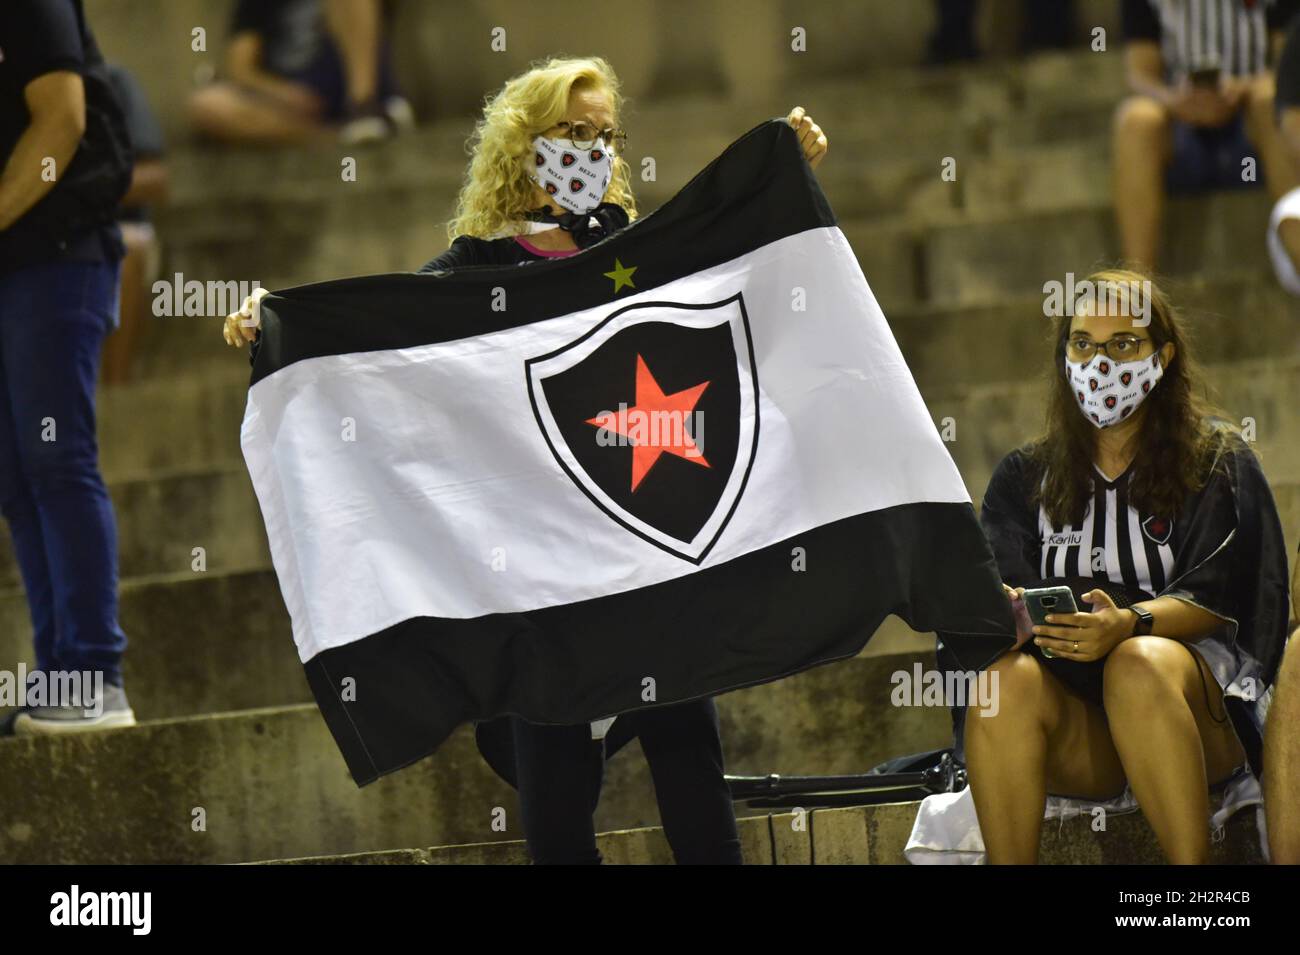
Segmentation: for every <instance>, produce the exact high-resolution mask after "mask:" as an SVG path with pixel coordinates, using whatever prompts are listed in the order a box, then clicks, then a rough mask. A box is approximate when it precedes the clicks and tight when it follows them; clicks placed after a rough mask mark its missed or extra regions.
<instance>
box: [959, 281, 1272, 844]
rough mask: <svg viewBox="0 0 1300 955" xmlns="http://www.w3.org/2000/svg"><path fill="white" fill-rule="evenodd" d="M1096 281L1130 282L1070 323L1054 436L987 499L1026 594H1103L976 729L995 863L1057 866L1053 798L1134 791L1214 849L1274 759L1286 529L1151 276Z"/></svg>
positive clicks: (999, 477) (987, 521)
mask: <svg viewBox="0 0 1300 955" xmlns="http://www.w3.org/2000/svg"><path fill="white" fill-rule="evenodd" d="M1090 281H1091V282H1092V283H1093V285H1094V287H1095V288H1098V289H1101V290H1111V291H1112V292H1113V293H1114V294H1113V296H1112V295H1098V296H1094V297H1091V298H1087V299H1083V300H1081V302H1080V304H1079V306H1078V307H1075V308H1074V309H1072V311H1073V312H1074V315H1073V316H1070V315H1069V314H1067V315H1065V316H1063V317H1061V318H1058V319H1056V327H1055V336H1054V344H1053V348H1054V353H1053V362H1052V367H1051V384H1050V385H1049V394H1048V396H1047V404H1048V407H1047V423H1046V430H1045V433H1044V434H1043V435H1042V436H1041V437H1040V438H1038V439H1037V440H1036V441H1034V442H1033V443H1031V444H1029V445H1027V446H1026V447H1023V448H1021V449H1019V450H1017V451H1014V452H1012V453H1011V454H1009V455H1007V457H1006V458H1004V459H1003V460H1002V462H1001V463H1000V464H999V465H998V467H997V469H996V471H995V473H994V475H993V477H992V479H991V480H990V482H989V487H988V491H987V493H986V495H985V498H984V504H983V510H982V513H981V521H982V523H983V525H984V529H985V533H986V534H987V535H988V537H989V540H990V543H991V544H992V546H993V550H994V554H995V556H996V558H997V562H998V567H999V570H1000V571H1001V574H1002V579H1003V581H1004V583H1005V584H1006V585H1007V589H1008V592H1009V595H1010V596H1011V597H1012V598H1013V599H1016V598H1018V597H1019V595H1021V593H1022V591H1023V588H1025V587H1027V586H1043V585H1052V584H1055V583H1063V582H1066V581H1069V580H1071V579H1073V580H1075V581H1079V580H1081V579H1082V580H1084V583H1083V584H1082V585H1081V586H1079V587H1077V588H1076V592H1078V593H1079V594H1080V596H1082V598H1083V600H1084V604H1081V605H1080V606H1079V610H1080V611H1082V612H1079V613H1057V614H1049V615H1048V616H1047V617H1046V620H1047V623H1046V624H1045V625H1041V626H1035V627H1033V631H1032V638H1031V639H1028V640H1026V642H1025V643H1024V644H1023V645H1022V646H1021V647H1019V648H1018V649H1016V650H1012V651H1010V652H1008V653H1007V654H1005V655H1004V656H1003V657H1001V658H1000V659H999V660H998V661H997V662H996V663H994V665H993V667H992V669H993V670H995V671H996V672H997V674H998V679H999V689H1000V693H999V708H998V709H997V711H996V713H995V714H994V715H990V716H987V717H986V716H983V715H980V714H978V713H977V711H973V710H972V711H971V712H969V713H968V718H967V719H966V721H965V723H966V726H965V747H966V760H967V765H968V769H969V773H970V782H971V793H972V796H973V797H974V801H975V807H976V811H977V814H978V816H979V824H980V830H981V833H982V835H983V838H984V844H985V847H986V849H987V851H988V860H989V861H990V862H992V863H1026V862H1034V861H1036V859H1037V855H1038V847H1039V838H1040V829H1041V824H1042V819H1043V811H1044V804H1045V800H1046V796H1047V794H1048V793H1051V794H1054V795H1060V796H1067V797H1077V798H1082V799H1088V800H1098V801H1102V800H1108V799H1111V798H1113V797H1116V796H1118V795H1122V794H1123V793H1124V791H1125V788H1126V786H1127V787H1128V788H1129V789H1131V791H1132V795H1133V797H1134V798H1135V799H1136V801H1137V803H1138V805H1139V806H1140V807H1141V809H1142V811H1143V813H1144V814H1145V815H1146V818H1147V820H1148V821H1149V823H1150V824H1151V827H1152V829H1153V830H1154V831H1155V834H1156V837H1157V838H1158V839H1159V842H1160V846H1161V848H1162V850H1163V851H1164V853H1165V855H1166V857H1167V858H1168V859H1169V860H1170V861H1171V862H1175V863H1201V862H1204V861H1206V858H1207V856H1208V853H1209V825H1208V822H1209V817H1210V790H1211V788H1212V787H1214V786H1216V785H1217V784H1221V783H1224V782H1226V781H1228V780H1231V779H1234V778H1235V777H1237V776H1238V775H1239V774H1242V773H1245V772H1249V771H1252V770H1253V771H1254V772H1256V773H1258V772H1259V771H1260V770H1261V764H1260V756H1259V749H1260V728H1261V726H1262V724H1263V719H1264V714H1265V712H1266V710H1267V705H1268V702H1269V697H1270V695H1271V688H1270V684H1271V682H1272V679H1273V676H1274V674H1275V672H1276V669H1277V665H1278V661H1279V659H1280V657H1281V653H1282V649H1283V646H1284V645H1285V640H1286V622H1287V595H1286V554H1285V550H1284V545H1283V543H1282V532H1281V526H1280V523H1279V521H1278V516H1277V511H1276V509H1275V507H1274V504H1273V498H1272V495H1271V494H1270V492H1269V489H1268V485H1267V483H1266V482H1265V480H1264V477H1263V474H1262V472H1261V470H1260V466H1259V462H1258V460H1257V459H1256V457H1255V455H1254V453H1253V452H1252V451H1251V450H1250V448H1249V447H1248V446H1247V444H1246V442H1245V441H1244V440H1243V439H1242V436H1241V434H1240V432H1239V431H1238V430H1237V429H1236V428H1234V427H1232V426H1231V425H1229V424H1228V423H1227V422H1226V421H1225V420H1224V419H1223V418H1222V416H1221V415H1216V414H1215V413H1214V412H1213V410H1212V409H1211V408H1210V407H1208V406H1207V405H1206V404H1205V403H1204V401H1203V399H1202V398H1201V397H1200V395H1201V394H1202V391H1203V389H1202V385H1201V380H1200V376H1199V373H1198V371H1197V368H1196V365H1195V363H1194V361H1193V360H1192V358H1191V355H1190V353H1189V349H1188V345H1187V342H1186V340H1185V337H1184V333H1183V330H1182V328H1181V325H1180V320H1179V317H1178V315H1177V313H1176V312H1175V311H1174V309H1173V308H1172V306H1171V305H1170V303H1169V302H1168V300H1167V299H1166V297H1165V296H1164V294H1163V293H1162V292H1161V291H1160V289H1159V288H1158V287H1156V286H1155V284H1154V283H1151V284H1150V285H1148V286H1143V284H1142V283H1143V282H1144V281H1146V279H1145V276H1142V275H1138V274H1135V273H1132V272H1125V271H1118V270H1116V271H1105V272H1099V273H1097V274H1095V275H1093V276H1091V277H1090ZM1066 311H1067V312H1068V311H1071V310H1069V309H1067V310H1066ZM1085 588H1091V589H1085ZM1125 604H1131V605H1130V606H1124V605H1125Z"/></svg>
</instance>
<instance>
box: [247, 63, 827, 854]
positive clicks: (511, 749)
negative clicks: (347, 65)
mask: <svg viewBox="0 0 1300 955" xmlns="http://www.w3.org/2000/svg"><path fill="white" fill-rule="evenodd" d="M621 105H622V97H621V95H620V90H619V81H618V78H617V76H616V75H615V73H614V71H613V69H612V68H611V67H610V65H609V64H608V63H607V62H606V61H605V60H603V59H601V58H599V57H592V58H577V59H571V58H558V57H557V58H551V59H549V60H547V61H545V62H543V63H541V64H540V65H538V66H536V67H534V68H532V69H530V70H528V71H527V72H525V73H523V74H521V75H519V76H516V77H514V78H512V79H511V80H509V81H508V82H507V83H506V84H505V85H504V87H503V88H502V89H501V90H500V91H499V92H498V93H497V94H496V95H495V96H494V97H493V98H492V99H491V100H490V101H489V102H488V103H487V105H486V107H485V109H484V115H483V117H482V119H481V120H480V121H479V123H478V124H477V126H476V128H475V131H474V134H473V138H472V140H471V144H472V147H473V158H472V159H471V161H470V166H469V170H468V174H467V176H466V181H465V184H464V186H463V188H462V190H461V193H460V196H459V198H458V201H457V208H456V215H455V217H454V218H453V219H452V221H451V222H450V223H449V225H448V237H449V239H451V246H450V248H449V249H448V250H447V251H446V252H444V253H443V254H442V255H440V256H438V257H437V258H435V259H433V260H432V261H430V262H428V263H427V264H426V265H425V266H424V267H423V268H422V269H421V270H420V271H421V272H442V271H447V270H453V269H458V268H462V267H467V266H513V265H518V266H526V265H527V264H529V263H531V262H536V261H541V260H545V259H548V258H553V257H557V256H567V255H575V254H578V253H579V252H581V251H582V250H584V249H586V248H588V247H590V246H592V245H595V244H596V243H598V242H600V241H601V239H603V238H605V237H607V236H610V235H612V234H614V233H615V232H617V231H618V230H620V229H622V228H623V227H625V226H626V225H628V223H629V222H630V221H631V220H633V219H635V218H636V215H637V210H636V204H635V200H634V198H633V195H632V188H631V178H630V167H629V165H628V163H627V162H626V160H625V159H624V158H623V155H622V153H623V149H624V145H625V141H626V137H625V134H624V133H623V130H622V129H621V128H620V126H619V111H620V107H621ZM788 121H789V123H790V125H791V126H793V127H794V128H795V129H796V130H797V132H798V134H799V139H800V143H801V145H802V147H803V150H804V155H805V157H806V159H807V161H808V163H809V165H810V166H811V167H816V166H817V165H818V164H819V163H820V161H821V159H822V158H823V156H824V155H825V153H826V148H827V143H826V136H825V134H823V133H822V131H821V130H820V128H819V127H818V126H817V125H816V124H815V123H814V122H813V121H812V119H811V118H810V117H808V116H807V115H806V114H805V113H804V110H803V109H802V107H797V108H795V109H794V110H792V111H791V113H790V114H789V117H788ZM575 153H576V154H578V155H581V156H582V157H583V160H584V161H581V162H578V163H577V165H576V174H575V166H574V165H573V161H572V157H573V155H574V154H575ZM259 292H260V293H261V294H265V292H264V291H263V290H259ZM261 294H258V295H256V296H254V297H250V299H249V300H248V301H246V302H245V303H244V307H243V308H242V309H241V310H240V311H239V312H236V313H234V314H233V315H230V316H229V317H228V318H227V320H226V325H225V328H224V335H225V339H226V341H227V343H229V344H231V345H234V346H240V345H242V344H243V342H244V341H253V340H254V339H255V338H256V335H257V327H256V326H257V303H258V301H259V300H260V298H261ZM477 736H478V742H479V748H480V751H481V752H482V753H483V755H484V757H485V759H487V761H488V762H489V764H490V765H491V766H492V767H493V769H494V770H496V772H497V773H498V774H499V775H501V776H502V777H503V778H504V779H506V780H507V781H508V782H510V783H511V784H512V785H514V786H515V787H516V788H517V789H518V791H519V800H520V807H521V812H522V816H523V829H524V836H525V839H526V841H527V845H528V850H529V854H530V856H531V857H532V859H533V861H534V862H535V863H568V864H580V863H599V862H600V861H601V856H600V852H599V851H598V849H597V848H596V836H595V824H594V819H593V814H594V812H595V809H596V805H597V801H598V800H599V796H600V789H601V783H602V779H603V774H604V764H605V760H606V759H607V758H608V757H609V756H610V755H612V754H613V753H614V752H616V751H617V750H618V749H619V748H620V747H621V746H623V745H625V744H626V743H628V742H630V741H631V740H632V739H638V738H639V739H640V741H641V746H642V749H643V751H644V752H645V755H646V760H647V762H648V763H649V765H650V771H651V774H652V776H653V779H654V785H655V793H656V797H657V800H658V804H659V810H660V815H661V818H662V822H663V826H664V831H665V834H666V836H667V838H668V841H669V843H670V845H671V847H672V851H673V856H674V858H675V859H676V861H677V862H678V863H679V864H681V863H705V864H739V863H740V862H741V851H740V841H739V838H738V835H737V830H736V821H735V814H734V809H733V806H732V801H731V795H730V791H729V789H728V787H727V784H726V781H725V779H724V767H723V754H722V741H721V735H720V730H719V721H718V713H717V708H716V706H715V705H714V703H713V700H712V699H709V698H705V699H698V700H694V701H690V702H685V703H679V704H675V705H670V706H661V707H652V708H649V709H643V710H637V711H635V712H632V713H626V714H623V715H620V716H618V717H616V718H613V719H610V720H600V721H597V722H596V723H593V724H590V725H588V724H581V725H577V726H559V725H542V724H536V723H531V722H528V721H526V720H524V719H522V718H519V717H515V716H510V717H503V718H500V719H497V720H492V721H489V722H486V723H481V724H479V726H478V732H477Z"/></svg>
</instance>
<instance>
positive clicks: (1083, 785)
mask: <svg viewBox="0 0 1300 955" xmlns="http://www.w3.org/2000/svg"><path fill="white" fill-rule="evenodd" d="M990 669H991V670H996V671H997V673H998V702H999V708H998V712H997V715H996V716H989V717H986V716H981V715H980V711H979V710H978V709H976V708H973V707H972V708H971V709H970V710H969V711H968V712H967V714H966V762H967V768H968V770H969V774H970V787H971V795H972V796H973V797H974V800H975V812H976V814H977V815H978V816H979V823H980V832H981V834H982V835H983V837H984V846H985V848H986V849H987V850H988V861H989V863H990V864H993V865H998V864H1029V863H1034V862H1036V861H1038V845H1039V840H1040V838H1041V830H1042V825H1043V808H1044V805H1045V803H1046V800H1047V793H1048V791H1049V790H1050V791H1051V792H1057V793H1068V794H1070V795H1073V796H1083V797H1091V798H1096V799H1108V798H1110V797H1113V796H1116V795H1118V794H1119V793H1121V792H1122V791H1123V789H1124V772H1123V769H1122V767H1121V766H1120V762H1119V756H1118V754H1117V753H1116V752H1115V748H1114V746H1113V745H1112V744H1111V741H1110V734H1109V732H1108V730H1107V727H1106V718H1105V715H1104V714H1103V713H1102V711H1101V709H1100V708H1099V707H1097V706H1094V705H1092V704H1090V703H1088V702H1086V701H1084V700H1083V699H1082V698H1081V697H1079V696H1076V695H1075V694H1074V693H1072V692H1070V691H1069V690H1067V689H1066V688H1065V686H1064V685H1062V683H1061V682H1060V681H1059V680H1057V679H1056V677H1054V676H1052V674H1051V673H1049V672H1048V671H1047V669H1046V668H1045V667H1043V666H1042V665H1041V664H1040V663H1039V662H1038V660H1037V659H1036V658H1034V657H1032V656H1030V655H1029V654H1027V653H1021V652H1019V651H1012V652H1011V653H1007V654H1005V655H1004V656H1002V657H1001V658H1000V659H999V660H998V661H997V662H996V663H994V664H993V666H992V667H990Z"/></svg>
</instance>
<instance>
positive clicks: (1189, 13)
mask: <svg viewBox="0 0 1300 955" xmlns="http://www.w3.org/2000/svg"><path fill="white" fill-rule="evenodd" d="M1122 9H1123V24H1124V37H1125V45H1124V63H1125V71H1126V73H1127V76H1128V84H1129V87H1130V88H1131V89H1132V91H1133V95H1131V96H1130V97H1128V98H1127V99H1125V100H1124V101H1123V102H1122V103H1120V105H1119V108H1118V110H1117V112H1116V114H1115V124H1114V130H1113V143H1112V183H1111V188H1112V191H1113V194H1114V203H1115V216H1116V219H1117V222H1118V226H1119V238H1120V245H1121V249H1122V252H1123V256H1124V258H1125V259H1127V260H1128V261H1129V262H1132V263H1136V264H1140V265H1142V266H1144V267H1146V268H1154V267H1155V266H1156V259H1157V258H1158V251H1159V245H1160V232H1161V224H1162V220H1163V217H1164V204H1165V194H1166V192H1169V193H1173V194H1180V193H1196V192H1201V191H1205V190H1210V189H1240V188H1247V187H1253V186H1256V185H1258V184H1259V174H1260V172H1261V171H1262V173H1263V175H1264V178H1265V179H1266V180H1267V183H1268V188H1269V191H1270V193H1271V194H1272V196H1273V198H1274V199H1277V198H1278V197H1279V196H1281V195H1282V194H1283V193H1284V192H1286V191H1287V190H1289V189H1290V188H1291V187H1292V186H1293V185H1294V184H1295V173H1294V170H1293V169H1292V167H1291V163H1290V160H1289V158H1288V156H1287V153H1286V150H1285V149H1284V148H1283V145H1282V139H1281V136H1280V135H1279V134H1278V130H1277V125H1276V123H1275V122H1274V117H1273V96H1274V80H1273V74H1272V73H1271V72H1270V71H1269V62H1270V56H1271V55H1275V54H1276V53H1277V51H1278V49H1279V48H1280V47H1281V43H1282V32H1281V31H1282V28H1283V27H1284V26H1285V25H1286V24H1287V22H1289V20H1290V18H1291V16H1292V15H1293V14H1294V13H1295V12H1296V10H1297V9H1300V3H1297V2H1296V0H1258V2H1245V0H1170V2H1163V0H1124V5H1123V8H1122ZM1256 158H1258V160H1259V161H1260V163H1261V164H1262V166H1263V169H1262V170H1259V169H1257V168H1256V165H1257V164H1256V162H1255V160H1256Z"/></svg>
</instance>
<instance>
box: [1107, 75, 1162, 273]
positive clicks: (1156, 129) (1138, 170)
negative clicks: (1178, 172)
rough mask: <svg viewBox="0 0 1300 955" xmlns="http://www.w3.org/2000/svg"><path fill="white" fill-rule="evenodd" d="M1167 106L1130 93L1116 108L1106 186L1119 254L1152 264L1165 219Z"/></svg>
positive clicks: (1152, 265)
mask: <svg viewBox="0 0 1300 955" xmlns="http://www.w3.org/2000/svg"><path fill="white" fill-rule="evenodd" d="M1171 133H1172V125H1171V120H1170V116H1169V111H1168V110H1167V109H1165V107H1164V106H1163V105H1162V104H1160V103H1158V102H1156V101H1155V100H1153V99H1151V98H1150V97H1148V96H1130V97H1129V98H1128V99H1126V100H1124V102H1122V103H1120V105H1119V109H1117V110H1116V112H1115V123H1114V128H1113V143H1112V148H1111V156H1112V161H1113V167H1112V180H1111V191H1112V193H1113V195H1114V201H1115V218H1116V221H1117V223H1118V225H1119V238H1120V247H1121V251H1122V253H1123V255H1124V259H1125V260H1126V261H1128V262H1130V263H1133V264H1135V265H1139V266H1145V267H1147V268H1150V269H1153V268H1155V266H1156V256H1157V253H1158V251H1159V247H1160V226H1161V224H1162V222H1163V220H1164V208H1165V181H1164V175H1165V169H1166V167H1167V166H1168V165H1169V159H1170V156H1171V154H1172V151H1173V150H1172V141H1171Z"/></svg>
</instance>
